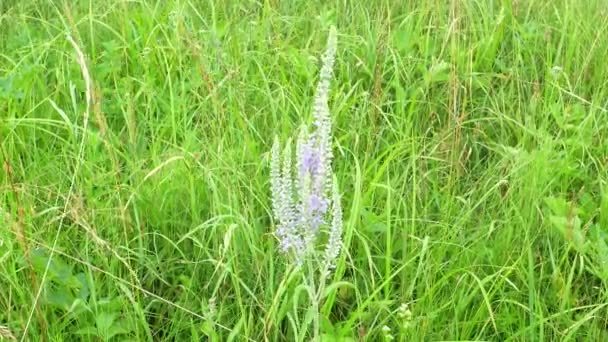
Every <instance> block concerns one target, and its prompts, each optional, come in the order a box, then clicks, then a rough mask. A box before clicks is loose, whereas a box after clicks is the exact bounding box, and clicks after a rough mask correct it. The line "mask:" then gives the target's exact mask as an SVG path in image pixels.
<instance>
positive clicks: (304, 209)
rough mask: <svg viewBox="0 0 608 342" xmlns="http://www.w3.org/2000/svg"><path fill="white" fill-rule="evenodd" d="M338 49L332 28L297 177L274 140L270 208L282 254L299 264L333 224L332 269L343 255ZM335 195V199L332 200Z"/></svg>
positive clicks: (301, 139)
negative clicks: (336, 115)
mask: <svg viewBox="0 0 608 342" xmlns="http://www.w3.org/2000/svg"><path fill="white" fill-rule="evenodd" d="M336 45H337V39H336V32H335V28H333V27H332V29H331V31H330V34H329V39H328V45H327V50H326V52H325V54H324V56H323V66H322V68H321V72H320V77H319V85H318V87H317V92H316V95H315V99H314V106H313V113H312V115H313V126H314V131H313V132H312V133H309V132H308V130H307V129H306V127H303V128H302V129H301V130H300V135H299V137H298V140H297V143H296V170H295V171H296V172H295V173H296V175H295V177H293V176H294V175H293V174H292V170H291V147H290V145H291V144H290V143H288V144H287V146H286V147H285V150H284V152H283V156H282V158H281V156H280V152H279V143H278V140H275V143H274V145H273V149H272V161H271V164H272V165H271V188H272V196H273V202H272V203H273V211H274V216H275V219H276V220H277V221H278V226H277V236H278V238H279V239H280V244H281V250H282V251H284V252H288V251H290V250H292V251H294V252H295V254H296V258H297V259H298V260H300V261H301V258H302V257H303V256H304V253H306V252H307V251H309V250H310V249H312V247H313V244H314V239H315V237H316V236H317V233H318V231H319V228H320V227H321V226H324V225H327V224H329V225H331V228H330V238H329V243H328V245H327V250H331V251H330V252H328V251H327V250H326V262H327V263H328V264H331V263H332V262H333V260H334V259H335V258H336V257H337V255H338V253H339V245H340V236H341V222H342V221H341V220H342V213H341V207H340V203H339V201H340V198H339V195H338V194H337V187H336V186H333V187H332V184H333V181H332V170H331V161H332V157H333V155H332V151H331V120H330V114H329V106H328V98H329V84H330V79H331V76H332V73H333V71H332V70H333V65H334V60H335V54H336ZM281 159H282V160H281ZM281 161H282V168H281ZM332 190H333V198H330V195H331V193H332ZM330 205H331V208H332V211H331V212H330V211H329V208H330ZM336 246H337V247H336ZM327 258H329V259H327Z"/></svg>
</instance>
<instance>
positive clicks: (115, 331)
mask: <svg viewBox="0 0 608 342" xmlns="http://www.w3.org/2000/svg"><path fill="white" fill-rule="evenodd" d="M32 264H33V267H34V269H35V271H36V272H38V273H42V272H44V270H45V269H47V272H48V273H47V279H48V281H47V282H46V284H45V289H44V297H43V301H42V304H43V305H44V306H45V307H47V308H53V309H54V310H57V311H59V312H60V313H61V314H62V316H64V317H65V319H64V320H62V322H65V323H64V324H65V325H66V328H68V327H72V331H73V333H74V334H75V335H81V336H82V337H83V338H86V339H90V338H92V337H94V338H97V339H99V340H101V341H110V340H112V339H113V338H114V337H118V336H121V338H123V339H124V338H125V337H127V336H128V335H129V334H130V333H131V332H132V330H133V328H132V325H131V324H130V323H131V320H130V319H129V317H125V316H124V315H123V312H122V311H123V305H124V301H125V299H124V298H122V297H120V296H117V297H113V298H91V289H90V288H89V283H88V281H87V279H86V275H85V274H84V273H83V272H77V273H76V272H74V269H73V267H71V266H70V265H68V264H67V263H65V262H64V261H63V260H62V259H61V258H60V257H59V256H57V255H55V256H54V257H53V258H52V259H49V255H48V254H47V253H46V252H45V251H44V250H43V249H35V250H34V251H33V252H32ZM47 266H48V267H47Z"/></svg>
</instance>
